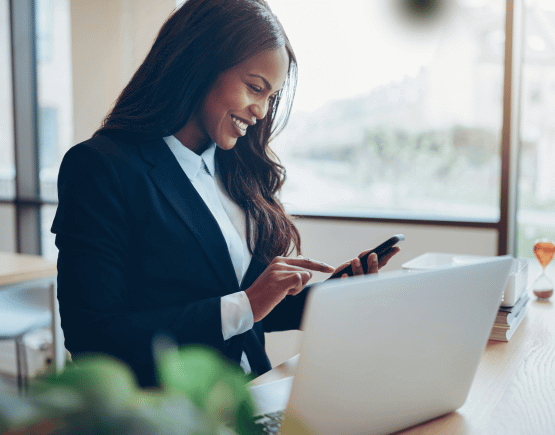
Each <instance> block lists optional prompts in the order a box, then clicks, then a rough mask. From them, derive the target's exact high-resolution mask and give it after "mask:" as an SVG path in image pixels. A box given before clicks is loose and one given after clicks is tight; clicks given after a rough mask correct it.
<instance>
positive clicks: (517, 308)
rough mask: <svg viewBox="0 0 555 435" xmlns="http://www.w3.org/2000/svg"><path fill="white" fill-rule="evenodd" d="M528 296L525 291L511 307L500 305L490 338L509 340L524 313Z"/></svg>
mask: <svg viewBox="0 0 555 435" xmlns="http://www.w3.org/2000/svg"><path fill="white" fill-rule="evenodd" d="M529 300H530V297H529V296H528V293H527V292H524V293H522V294H521V296H520V298H519V299H518V300H517V301H516V303H515V304H514V306H512V307H504V306H501V307H500V308H499V311H498V312H497V317H496V318H495V323H494V324H493V328H492V330H491V334H490V336H489V339H490V340H496V341H509V339H510V338H511V337H512V335H513V334H514V332H515V331H516V329H517V328H518V325H520V322H521V321H522V319H523V318H524V315H525V314H526V309H527V307H528V301H529Z"/></svg>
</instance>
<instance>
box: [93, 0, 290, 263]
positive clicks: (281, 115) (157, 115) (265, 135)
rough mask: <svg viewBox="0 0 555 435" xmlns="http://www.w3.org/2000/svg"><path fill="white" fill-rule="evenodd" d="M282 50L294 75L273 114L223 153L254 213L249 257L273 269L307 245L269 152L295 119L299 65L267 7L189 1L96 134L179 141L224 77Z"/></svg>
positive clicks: (238, 0)
mask: <svg viewBox="0 0 555 435" xmlns="http://www.w3.org/2000/svg"><path fill="white" fill-rule="evenodd" d="M281 47H285V49H286V51H287V53H288V54H289V70H288V75H287V79H286V82H285V85H284V86H283V88H282V89H281V91H280V92H279V93H278V95H277V96H276V98H275V99H272V100H270V102H269V108H268V113H267V115H266V116H265V118H264V119H262V120H259V121H258V122H257V123H256V124H255V125H254V126H251V127H249V129H248V130H247V134H246V135H245V136H243V137H240V138H239V139H238V140H237V143H236V145H235V147H233V148H232V149H231V150H229V151H224V150H221V149H220V148H218V149H217V158H218V163H219V168H220V175H221V178H222V182H223V184H224V186H225V187H226V189H227V191H228V193H229V195H230V197H231V198H232V199H233V200H234V201H235V202H236V203H237V204H239V206H241V207H242V208H243V209H244V210H245V213H246V217H247V219H246V221H247V228H246V230H247V243H248V247H249V251H250V252H251V254H253V256H255V257H256V258H257V259H259V260H260V261H262V262H265V263H269V262H270V261H271V260H272V259H273V258H274V257H275V256H277V255H288V254H290V253H291V252H292V250H293V249H296V251H297V253H299V254H300V252H301V251H300V247H301V241H300V234H299V232H298V230H297V229H296V228H295V225H294V224H293V222H292V221H291V219H290V218H289V216H288V215H287V214H286V213H285V210H284V208H283V206H282V204H281V202H280V201H279V198H278V193H279V190H280V189H281V186H282V185H283V183H284V181H285V178H286V172H285V168H284V167H283V166H282V165H281V164H280V162H279V159H278V158H277V156H276V155H275V154H274V153H273V151H272V150H271V149H270V147H269V143H270V141H271V139H273V138H274V137H275V136H276V135H277V134H278V133H279V132H280V131H281V130H282V129H283V127H285V125H286V123H287V120H288V118H289V114H290V112H291V105H292V103H293V97H294V94H295V86H296V81H297V61H296V57H295V53H294V51H293V48H292V46H291V43H290V42H289V39H288V38H287V35H286V34H285V31H284V29H283V26H282V25H281V23H280V22H279V20H278V19H277V17H276V16H275V15H274V14H273V13H272V11H271V9H270V7H269V6H268V4H267V3H266V2H265V1H264V0H188V1H186V2H185V3H184V4H183V5H182V6H181V7H180V8H178V9H176V10H175V11H174V12H173V14H172V15H170V17H169V18H168V20H167V21H166V22H165V23H164V25H163V26H162V28H161V29H160V32H159V33H158V36H157V37H156V40H155V41H154V44H153V46H152V48H151V50H150V52H149V53H148V54H147V56H146V58H145V60H144V61H143V63H142V64H141V66H140V67H139V68H138V69H137V71H136V72H135V74H134V75H133V77H132V78H131V80H130V82H129V83H128V84H127V86H126V87H125V88H124V90H123V91H122V93H121V94H120V96H119V97H118V99H117V100H116V103H115V105H114V107H113V108H112V110H111V111H110V113H109V114H108V115H107V116H106V118H105V119H104V121H103V123H102V126H101V127H100V128H99V129H98V130H97V131H96V133H95V136H96V135H98V134H110V133H118V132H120V133H125V134H128V135H132V136H136V137H138V138H142V139H144V140H152V139H156V138H161V137H164V136H169V135H173V134H175V133H177V132H178V131H180V130H181V129H182V128H183V127H184V126H185V124H187V122H188V121H189V119H190V118H191V116H192V115H193V114H194V113H195V112H196V111H197V110H198V108H199V107H200V106H201V104H202V102H203V101H204V100H205V98H206V97H207V95H208V93H209V91H210V90H211V88H212V86H213V84H214V82H215V81H216V79H217V78H218V77H219V75H220V74H222V73H223V72H224V71H226V70H228V69H229V68H232V67H233V66H235V65H238V64H239V63H241V62H243V61H245V60H247V59H249V58H251V57H252V56H255V55H256V54H258V53H260V52H262V51H265V50H275V49H278V48H281ZM280 104H282V106H281V107H280Z"/></svg>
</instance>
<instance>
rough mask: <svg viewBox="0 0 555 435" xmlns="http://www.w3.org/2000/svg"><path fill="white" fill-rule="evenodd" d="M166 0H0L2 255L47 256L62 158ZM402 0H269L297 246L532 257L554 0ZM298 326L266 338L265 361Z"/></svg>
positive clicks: (167, 7) (547, 194)
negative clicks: (422, 4) (295, 74)
mask: <svg viewBox="0 0 555 435" xmlns="http://www.w3.org/2000/svg"><path fill="white" fill-rule="evenodd" d="M179 3H180V2H179V1H178V2H177V3H176V0H158V1H155V2H153V1H151V0H95V1H89V0H12V1H9V0H0V32H1V33H0V113H1V114H2V116H0V131H1V132H2V134H0V227H1V228H2V237H0V251H4V252H21V253H28V254H38V255H43V256H45V257H46V258H50V259H55V258H56V248H55V245H54V239H53V236H52V234H51V233H50V231H49V230H50V225H51V222H52V218H53V216H54V212H55V209H56V201H57V197H56V176H57V169H58V167H59V164H60V161H61V158H62V157H63V154H64V153H65V151H67V149H69V148H70V147H71V146H72V145H74V144H76V143H78V142H80V141H82V140H85V139H87V138H89V137H90V136H91V135H92V133H94V131H95V130H96V129H97V128H98V127H99V125H100V122H101V121H102V119H103V117H104V116H105V115H106V113H107V111H108V110H109V109H110V107H111V105H112V104H113V102H114V101H115V99H116V98H117V96H118V94H119V92H120V91H121V90H122V89H123V87H124V86H125V84H126V83H127V81H128V80H129V78H130V77H131V75H132V74H133V73H134V71H135V69H136V68H137V67H138V65H139V64H140V62H141V61H142V59H143V58H144V56H145V54H146V53H147V51H148V49H149V48H150V45H151V43H152V41H153V39H154V37H155V35H156V33H157V31H158V29H159V28H160V26H161V25H162V24H163V22H164V21H165V19H166V18H167V16H168V15H169V14H170V13H171V12H172V10H173V9H174V8H175V7H176V6H178V4H179ZM411 3H417V2H402V1H400V2H395V1H385V0H384V1H378V2H373V1H372V2H370V1H367V2H365V1H352V2H349V1H347V2H337V1H319V2H309V1H304V0H295V1H289V0H270V1H269V4H270V6H271V7H272V8H273V10H274V12H275V13H276V14H277V15H278V17H280V19H281V21H282V23H283V24H284V27H285V29H286V31H288V32H289V35H290V39H291V40H292V43H293V47H296V44H297V45H298V47H299V48H298V49H296V50H298V52H297V57H298V59H299V82H298V87H297V98H298V108H297V109H296V108H295V106H294V109H293V113H292V116H291V119H290V122H289V126H288V128H286V129H285V131H284V132H283V133H282V135H280V136H279V137H278V138H276V140H275V147H274V149H275V151H276V154H277V155H278V156H280V158H281V159H282V162H283V163H284V164H285V166H286V168H291V169H289V172H288V181H286V184H285V186H286V187H285V188H284V192H283V195H282V200H283V202H284V204H285V206H286V208H287V210H288V211H289V212H290V213H291V214H292V215H294V216H296V218H295V219H296V224H297V226H298V228H299V231H300V233H301V237H302V249H303V255H304V256H308V257H311V258H315V259H318V260H321V261H324V262H326V263H329V264H332V265H339V264H340V263H342V262H343V261H345V260H347V259H350V258H353V257H354V256H356V255H358V253H359V252H361V251H362V250H364V249H368V248H370V247H373V246H375V245H377V244H379V243H380V242H382V241H383V240H385V239H386V238H388V237H390V236H391V235H393V234H397V233H402V234H404V235H405V237H406V240H405V241H404V242H403V243H402V245H400V247H401V249H402V250H401V252H400V254H398V255H397V256H395V257H394V258H393V259H392V260H391V261H390V262H389V264H388V265H387V266H386V267H385V268H384V270H395V269H399V268H401V266H402V264H403V263H405V262H406V261H408V260H410V259H412V258H415V257H417V256H418V255H421V254H423V253H426V252H453V253H461V254H473V255H488V256H492V255H500V254H507V253H508V254H512V255H515V256H522V257H529V258H532V256H533V253H532V243H533V241H534V240H535V239H538V238H542V237H547V238H553V237H555V171H553V163H552V162H553V161H554V157H555V129H554V128H553V119H555V117H554V116H553V115H555V113H553V112H554V110H555V104H554V103H555V31H553V29H554V28H555V26H554V24H555V7H554V6H553V3H552V2H550V1H541V0H519V1H503V0H495V1H491V0H483V1H480V0H472V1H471V0H458V1H446V2H431V3H433V4H436V5H437V4H439V5H440V6H437V8H436V9H433V10H432V12H431V15H430V14H428V15H426V14H423V15H419V14H421V12H419V11H410V10H406V9H405V10H404V11H403V10H400V9H399V7H398V6H399V5H401V6H400V7H401V9H402V7H403V5H404V6H406V5H410V4H411ZM407 7H408V6H407ZM303 8H305V9H306V11H312V17H313V19H311V20H307V19H306V13H303V12H302V9H303ZM365 14H366V15H365ZM359 16H360V17H362V19H367V18H371V19H373V20H374V21H373V22H371V23H369V25H368V26H367V27H372V26H374V27H378V28H380V29H381V33H368V29H366V28H361V27H360V26H358V24H359V23H358V21H356V20H357V19H359V18H357V17H359ZM469 17H470V18H472V17H474V18H475V19H469ZM353 20H354V21H353ZM307 21H310V22H307ZM353 23H354V24H353ZM380 26H381V27H380ZM14 27H15V28H16V30H17V32H15V31H14ZM318 32H320V33H318ZM326 32H328V33H329V35H331V36H329V38H328V37H326ZM341 34H345V35H346V36H345V37H346V38H347V39H345V40H343V41H342V40H340V39H339V36H338V35H341ZM16 38H17V40H16ZM365 38H374V39H372V40H366V39H365ZM318 41H321V44H320V45H318V43H317V42H318ZM384 41H387V44H386V43H385V42H384ZM351 45H352V46H354V47H355V49H357V50H358V51H359V52H358V53H354V54H352V55H351V56H354V57H349V55H347V54H345V53H343V52H344V51H348V50H347V47H348V46H351ZM307 47H309V48H307ZM327 48H329V51H326V50H327ZM384 51H385V52H386V54H385V56H386V57H384V58H380V60H379V61H377V58H375V57H373V56H378V55H382V56H384V54H383V53H384ZM411 52H416V53H420V59H413V58H411ZM380 53H381V54H380ZM384 59H385V60H384ZM389 60H391V62H389ZM356 62H360V63H356ZM388 62H389V64H388ZM418 62H421V63H420V64H418ZM337 65H339V66H337ZM341 66H343V67H344V68H343V69H340V67H341ZM332 67H333V68H332ZM303 68H306V71H307V73H306V74H305V73H303ZM326 68H329V69H330V72H329V73H326V71H327V70H326ZM396 68H397V69H396ZM315 70H317V71H316V72H315ZM361 70H363V74H362V79H361V74H360V73H361ZM398 70H399V71H398ZM357 74H358V75H357ZM372 76H376V78H373V77H372ZM364 77H366V78H367V80H366V81H365V80H364ZM317 80H321V81H320V82H319V83H314V82H315V81H317ZM348 82H353V83H354V84H353V85H352V86H351V85H348ZM364 86H366V88H364ZM357 87H359V90H357ZM295 104H297V102H296V103H295ZM22 107H23V108H24V109H25V108H26V109H25V110H24V109H22ZM355 121H356V122H358V123H359V124H357V125H355ZM303 123H304V124H303ZM331 125H333V126H334V127H337V129H336V130H334V131H332V130H331ZM311 134H313V136H310V135H311ZM299 168H300V169H299ZM307 168H308V169H307ZM415 168H417V169H415ZM288 182H289V183H290V184H291V187H288V186H289V184H288ZM321 278H322V277H321V276H318V275H317V274H316V276H315V277H313V281H317V280H319V279H321ZM300 334H301V333H300V332H298V331H293V332H285V333H276V334H269V335H268V354H269V356H270V359H271V361H272V363H273V364H274V365H277V364H279V363H281V362H283V361H285V360H287V359H288V358H290V357H291V356H292V355H294V354H295V353H296V350H297V343H298V340H299V339H300Z"/></svg>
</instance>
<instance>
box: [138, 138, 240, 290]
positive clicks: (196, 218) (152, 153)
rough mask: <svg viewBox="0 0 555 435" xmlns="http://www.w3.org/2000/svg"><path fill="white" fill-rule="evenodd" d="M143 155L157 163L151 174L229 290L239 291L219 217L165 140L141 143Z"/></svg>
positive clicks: (154, 163)
mask: <svg viewBox="0 0 555 435" xmlns="http://www.w3.org/2000/svg"><path fill="white" fill-rule="evenodd" d="M140 147H141V152H142V155H143V158H144V159H145V160H147V161H149V162H150V163H152V164H153V165H154V167H153V168H152V169H151V170H150V171H149V175H150V177H151V179H152V180H153V182H154V183H155V184H156V186H157V187H158V188H159V189H160V191H161V192H162V193H163V194H164V196H165V197H166V198H167V199H168V201H169V203H170V204H171V205H172V206H173V207H174V208H175V210H176V211H177V213H178V214H179V216H181V218H182V219H183V221H184V222H185V223H186V224H187V226H188V227H189V229H190V230H191V232H192V233H193V234H194V235H195V237H196V238H197V240H198V242H199V244H200V245H201V246H202V249H203V250H204V252H205V253H206V255H207V256H208V258H209V260H210V263H211V264H212V267H213V268H214V271H215V272H216V274H217V276H218V277H219V278H220V280H221V282H222V284H223V285H224V288H225V289H226V292H225V293H224V294H227V293H234V292H237V291H239V285H238V283H237V277H236V275H235V270H234V268H233V263H232V262H231V258H230V256H229V251H228V249H227V244H226V242H225V239H224V236H223V234H222V232H221V230H220V227H219V225H218V223H217V222H216V219H214V216H213V215H212V213H211V212H210V210H209V209H208V207H207V206H206V204H205V203H204V201H203V200H202V198H201V197H200V195H199V194H198V192H197V191H196V189H195V188H194V187H193V185H192V184H191V182H190V180H189V178H187V176H186V175H185V173H184V172H183V170H182V169H181V167H180V166H179V163H178V162H177V160H176V158H175V156H174V155H173V153H172V152H171V151H170V149H169V148H168V146H167V145H166V143H165V142H164V140H163V139H159V140H157V141H154V142H148V143H143V144H140Z"/></svg>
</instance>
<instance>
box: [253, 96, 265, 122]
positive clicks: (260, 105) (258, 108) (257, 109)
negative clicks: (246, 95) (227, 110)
mask: <svg viewBox="0 0 555 435" xmlns="http://www.w3.org/2000/svg"><path fill="white" fill-rule="evenodd" d="M251 112H252V114H253V115H254V116H255V117H256V119H264V117H265V116H266V113H268V100H266V99H265V100H264V101H257V102H256V103H254V104H253V105H252V106H251Z"/></svg>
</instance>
